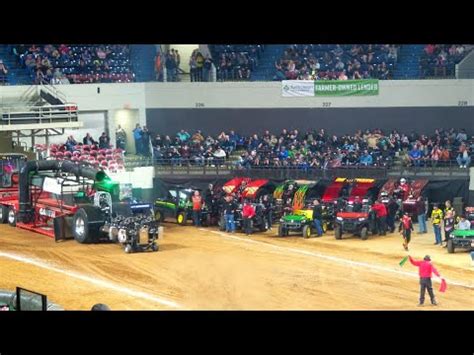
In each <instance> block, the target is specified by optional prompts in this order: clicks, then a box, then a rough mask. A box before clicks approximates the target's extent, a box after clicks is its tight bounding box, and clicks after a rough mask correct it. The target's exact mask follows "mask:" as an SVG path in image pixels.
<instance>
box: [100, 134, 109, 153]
mask: <svg viewBox="0 0 474 355" xmlns="http://www.w3.org/2000/svg"><path fill="white" fill-rule="evenodd" d="M109 148H110V138H109V136H108V135H107V134H106V133H105V132H102V135H101V136H100V137H99V149H109Z"/></svg>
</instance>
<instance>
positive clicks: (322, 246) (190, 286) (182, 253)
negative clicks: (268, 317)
mask: <svg viewBox="0 0 474 355" xmlns="http://www.w3.org/2000/svg"><path fill="white" fill-rule="evenodd" d="M164 227H165V232H164V236H163V239H162V240H160V251H159V252H156V253H136V254H125V253H124V251H123V249H122V248H121V247H120V246H119V245H116V244H100V245H81V244H78V243H76V242H75V241H65V242H60V243H55V242H54V241H53V240H52V239H50V238H48V237H45V236H42V235H39V234H34V233H31V232H28V231H24V230H21V229H15V228H12V227H9V226H7V225H0V270H1V277H0V289H11V290H14V289H15V287H16V286H21V287H24V288H27V289H31V290H35V291H38V292H41V293H44V294H46V295H48V297H49V300H50V301H51V302H54V303H57V304H60V305H62V306H63V307H64V308H65V309H67V310H88V309H90V308H91V306H92V305H93V304H95V303H99V302H100V303H106V304H108V305H109V306H110V307H111V308H112V309H114V310H168V309H176V310H194V309H199V310H243V309H249V310H255V309H264V310H285V309H288V310H339V309H340V310H412V309H416V310H419V309H422V310H435V309H436V310H473V309H474V297H473V296H474V282H473V280H474V268H473V267H472V266H471V260H470V256H469V253H467V252H466V251H459V252H456V253H455V254H448V253H447V251H446V249H445V248H441V247H439V246H435V245H433V242H434V236H433V234H432V233H429V234H424V235H417V234H416V233H415V234H414V236H413V238H412V243H411V244H410V255H412V256H413V257H416V258H422V257H423V256H424V255H425V254H429V255H431V258H432V261H433V262H434V264H435V265H436V266H437V267H438V269H439V270H440V272H441V274H442V276H443V277H445V278H446V280H447V282H448V289H447V291H446V293H440V292H438V288H439V285H440V283H439V281H438V279H437V278H434V279H433V280H434V288H435V292H436V295H437V298H438V302H439V306H438V307H433V306H431V305H430V304H429V298H428V297H427V304H425V306H424V307H423V308H419V307H417V303H418V291H419V286H418V277H417V273H416V272H417V269H416V268H415V267H413V266H412V265H411V264H410V263H409V262H407V263H406V264H405V265H404V266H403V267H400V266H399V265H398V263H399V261H400V260H401V259H402V258H403V257H404V256H405V255H407V253H406V252H405V251H404V250H403V248H402V242H401V237H400V235H399V234H391V235H387V236H384V237H377V236H371V237H369V239H368V240H367V241H362V240H360V239H358V238H357V237H350V236H345V238H346V239H344V240H335V239H334V235H333V233H332V232H328V234H327V235H325V236H323V237H321V238H316V237H315V238H311V239H303V238H301V237H298V236H290V237H284V238H280V237H277V236H275V234H276V229H275V228H274V229H273V230H272V231H268V232H266V233H259V234H254V235H253V236H251V237H247V236H245V235H244V234H241V233H236V234H233V235H228V234H225V233H223V232H219V231H218V230H217V229H216V228H206V229H204V228H202V229H198V228H195V227H192V226H189V227H179V226H177V225H175V224H172V223H165V224H164Z"/></svg>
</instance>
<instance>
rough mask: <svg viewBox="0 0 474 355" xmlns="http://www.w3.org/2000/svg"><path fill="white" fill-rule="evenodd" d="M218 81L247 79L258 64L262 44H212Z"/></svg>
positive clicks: (262, 48)
mask: <svg viewBox="0 0 474 355" xmlns="http://www.w3.org/2000/svg"><path fill="white" fill-rule="evenodd" d="M210 49H211V53H212V55H213V57H214V58H216V60H215V63H216V64H215V65H216V70H217V80H218V81H247V80H250V76H251V74H252V71H254V70H255V68H256V67H257V66H258V63H259V60H260V58H261V56H262V53H263V51H264V46H263V45H213V46H210Z"/></svg>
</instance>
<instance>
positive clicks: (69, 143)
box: [65, 135, 77, 152]
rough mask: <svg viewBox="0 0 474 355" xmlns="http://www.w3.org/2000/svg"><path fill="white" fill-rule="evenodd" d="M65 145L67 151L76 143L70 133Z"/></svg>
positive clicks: (71, 150)
mask: <svg viewBox="0 0 474 355" xmlns="http://www.w3.org/2000/svg"><path fill="white" fill-rule="evenodd" d="M65 145H66V149H67V150H68V151H70V152H73V151H74V147H75V146H76V145H77V141H76V140H75V139H74V137H73V136H72V135H70V136H69V137H67V140H66V143H65Z"/></svg>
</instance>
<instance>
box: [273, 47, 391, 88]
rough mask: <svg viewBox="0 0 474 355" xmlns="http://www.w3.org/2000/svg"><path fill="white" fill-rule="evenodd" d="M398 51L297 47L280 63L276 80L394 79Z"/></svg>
mask: <svg viewBox="0 0 474 355" xmlns="http://www.w3.org/2000/svg"><path fill="white" fill-rule="evenodd" d="M397 55H398V47H397V46H395V45H390V44H383V45H380V44H367V45H365V44H353V45H339V44H337V45H323V44H317V45H316V44H307V45H302V44H299V45H298V44H295V45H291V46H290V47H288V48H287V49H286V50H285V51H284V52H283V55H282V57H281V58H280V59H279V60H277V61H276V63H275V68H276V73H275V76H274V77H273V79H274V80H351V79H367V78H377V79H381V80H385V79H392V76H393V69H394V66H395V63H396V62H397Z"/></svg>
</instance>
